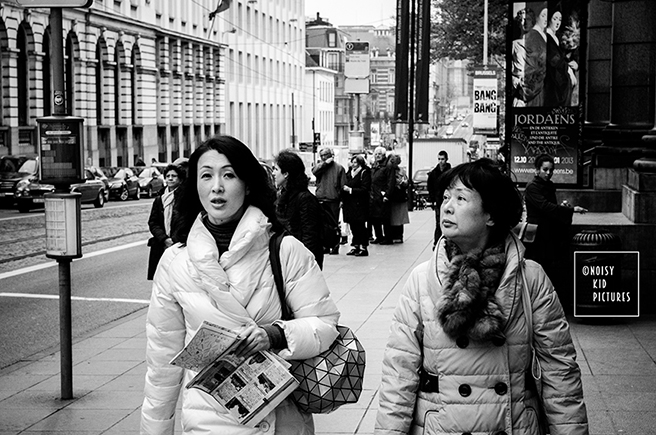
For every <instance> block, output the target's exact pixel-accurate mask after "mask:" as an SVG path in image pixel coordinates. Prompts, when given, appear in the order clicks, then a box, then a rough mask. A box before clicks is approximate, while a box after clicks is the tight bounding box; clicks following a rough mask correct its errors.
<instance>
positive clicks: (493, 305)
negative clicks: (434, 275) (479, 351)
mask: <svg viewBox="0 0 656 435" xmlns="http://www.w3.org/2000/svg"><path fill="white" fill-rule="evenodd" d="M445 248H446V253H447V255H448V257H449V259H450V264H449V267H448V271H447V274H446V279H445V281H444V285H443V295H442V298H441V300H440V302H439V304H438V306H437V314H438V319H439V322H440V325H441V326H442V329H443V330H444V332H445V333H446V334H447V335H448V336H449V337H451V338H452V339H454V340H455V339H457V338H458V337H461V336H467V337H469V338H470V339H472V340H477V341H481V340H491V339H495V338H502V337H503V336H504V334H503V330H502V328H503V324H504V321H505V316H504V313H503V310H502V308H501V304H500V303H499V301H498V300H497V298H496V295H495V293H496V291H497V288H498V287H499V282H500V281H501V275H502V274H503V271H504V269H505V265H506V253H505V251H504V248H503V244H498V245H495V246H492V247H490V248H487V249H486V250H484V251H475V252H470V253H468V254H463V253H462V252H460V249H459V248H458V246H457V245H456V244H455V243H452V242H449V241H448V240H447V242H446V246H445Z"/></svg>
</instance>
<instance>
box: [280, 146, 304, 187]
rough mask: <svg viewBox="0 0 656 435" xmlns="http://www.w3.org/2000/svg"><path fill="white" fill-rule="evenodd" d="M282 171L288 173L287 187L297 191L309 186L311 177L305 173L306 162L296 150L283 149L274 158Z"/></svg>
mask: <svg viewBox="0 0 656 435" xmlns="http://www.w3.org/2000/svg"><path fill="white" fill-rule="evenodd" d="M273 161H274V162H275V163H276V165H277V166H278V167H279V168H280V172H282V173H283V174H285V173H286V174H287V185H286V189H287V190H289V191H297V190H301V189H305V188H307V187H308V183H309V181H310V180H309V179H308V176H307V174H306V173H305V164H304V163H303V160H302V159H301V158H300V157H299V155H298V154H297V153H296V151H294V150H290V149H286V150H282V151H280V152H279V153H278V155H276V156H275V157H274V159H273Z"/></svg>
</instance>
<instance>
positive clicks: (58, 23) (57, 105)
mask: <svg viewBox="0 0 656 435" xmlns="http://www.w3.org/2000/svg"><path fill="white" fill-rule="evenodd" d="M50 32H51V34H52V38H50V61H51V63H52V85H53V86H52V91H53V92H52V94H53V98H52V102H53V103H54V107H53V110H52V114H53V115H55V116H57V115H65V114H66V104H64V103H65V97H64V96H65V95H66V94H65V93H64V41H63V35H64V32H63V30H62V8H50Z"/></svg>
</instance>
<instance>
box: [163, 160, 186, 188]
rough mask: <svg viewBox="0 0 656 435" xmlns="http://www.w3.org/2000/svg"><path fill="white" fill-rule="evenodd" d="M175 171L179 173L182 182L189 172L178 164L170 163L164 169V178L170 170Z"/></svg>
mask: <svg viewBox="0 0 656 435" xmlns="http://www.w3.org/2000/svg"><path fill="white" fill-rule="evenodd" d="M171 171H173V172H175V173H176V174H177V175H178V178H179V179H180V182H181V183H182V182H183V181H184V180H185V179H186V178H187V172H186V171H185V170H184V169H182V168H181V167H180V166H178V165H174V164H170V165H168V166H167V167H166V169H164V178H166V174H168V173H169V172H171Z"/></svg>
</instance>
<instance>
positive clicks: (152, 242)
mask: <svg viewBox="0 0 656 435" xmlns="http://www.w3.org/2000/svg"><path fill="white" fill-rule="evenodd" d="M185 178H186V177H185V171H184V170H183V169H182V168H180V167H179V166H177V165H168V166H167V167H166V169H165V170H164V180H165V182H166V188H165V189H163V190H162V192H161V193H160V195H159V196H157V197H156V198H155V200H154V201H153V205H152V208H151V209H150V216H149V218H148V228H149V229H150V233H151V234H152V235H153V237H151V238H150V239H148V246H150V254H149V255H148V280H152V279H153V277H154V276H155V270H156V269H157V265H158V264H159V260H160V258H161V257H162V254H164V250H166V249H167V248H170V247H171V246H173V245H174V244H175V243H177V242H179V241H180V240H179V238H178V233H177V225H176V222H177V219H176V218H177V210H176V208H175V202H176V200H177V197H178V196H179V193H180V192H181V189H178V187H179V186H180V184H182V182H183V181H184V180H185Z"/></svg>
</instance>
